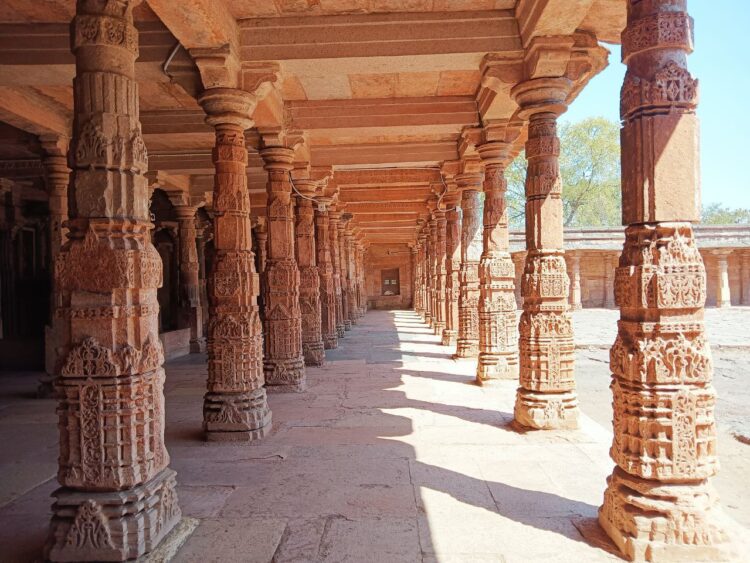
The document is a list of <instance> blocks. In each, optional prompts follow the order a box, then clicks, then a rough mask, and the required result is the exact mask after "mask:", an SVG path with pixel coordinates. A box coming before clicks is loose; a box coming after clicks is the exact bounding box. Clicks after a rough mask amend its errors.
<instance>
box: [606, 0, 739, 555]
mask: <svg viewBox="0 0 750 563" xmlns="http://www.w3.org/2000/svg"><path fill="white" fill-rule="evenodd" d="M686 10H687V7H686V1H685V0H650V1H648V2H643V1H637V0H629V2H628V20H627V27H626V28H625V31H623V34H622V39H623V48H622V53H623V61H624V62H625V64H626V65H627V73H626V76H625V83H624V85H623V88H622V91H621V116H622V121H623V126H622V132H621V139H622V143H621V151H622V190H623V191H622V201H623V223H625V225H626V229H625V244H624V246H623V251H622V255H621V256H620V262H619V267H618V268H617V271H616V273H615V296H616V300H617V305H618V306H619V308H620V321H619V322H618V325H617V326H618V333H617V338H616V340H615V343H614V345H613V346H612V349H611V351H610V368H611V369H612V385H611V389H612V393H613V402H612V406H613V411H614V420H613V426H614V439H613V442H612V447H611V448H610V455H611V456H612V459H613V460H614V462H615V464H616V467H615V469H614V472H613V473H612V475H611V477H610V478H609V480H608V486H607V490H606V492H605V494H604V504H603V506H602V507H601V509H600V511H599V522H600V524H601V525H602V527H603V528H604V530H605V531H606V532H607V534H609V536H610V537H611V538H612V539H613V540H614V542H615V544H616V545H617V546H618V547H619V548H620V550H621V551H622V552H623V554H624V555H625V556H626V557H628V558H630V559H634V560H652V561H666V560H669V561H675V560H684V561H696V560H701V561H706V560H725V559H729V558H730V556H729V555H730V554H729V549H728V542H727V539H728V538H727V536H726V534H725V532H724V531H723V530H722V528H721V524H720V523H719V522H720V521H721V518H720V517H719V509H718V500H717V498H716V495H715V493H714V491H713V489H712V487H711V486H710V484H709V478H710V477H711V476H713V475H714V474H715V473H716V471H717V470H718V466H719V463H718V458H717V454H716V424H715V420H714V406H715V404H716V393H715V391H714V388H713V386H712V384H711V380H712V375H713V368H712V364H711V353H710V350H709V346H708V342H707V341H706V337H705V330H704V323H703V314H704V304H705V299H706V272H705V268H704V265H703V260H702V258H701V255H700V253H699V252H698V248H697V246H696V243H695V237H694V235H693V228H692V224H691V223H692V222H694V221H697V220H699V217H700V204H699V202H698V198H697V197H696V196H697V193H698V185H699V177H698V176H699V174H698V130H697V118H696V115H695V109H696V105H697V82H696V81H695V80H694V79H693V78H692V77H691V75H690V73H689V72H688V70H687V54H688V53H689V52H690V51H691V50H692V35H693V34H692V20H691V19H690V18H689V16H688V14H687V12H686Z"/></svg>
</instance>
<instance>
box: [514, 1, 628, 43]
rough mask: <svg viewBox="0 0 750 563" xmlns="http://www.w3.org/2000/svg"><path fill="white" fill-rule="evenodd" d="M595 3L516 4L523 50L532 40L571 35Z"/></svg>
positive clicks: (529, 2) (532, 2)
mask: <svg viewBox="0 0 750 563" xmlns="http://www.w3.org/2000/svg"><path fill="white" fill-rule="evenodd" d="M595 2H596V0H519V2H518V4H517V5H516V18H517V19H518V27H519V33H520V35H521V39H522V40H523V45H524V47H526V46H528V44H529V43H530V42H531V40H532V39H533V38H534V37H542V36H555V35H571V34H573V33H574V32H575V31H576V30H577V29H578V28H579V27H580V25H581V22H583V20H584V19H585V18H586V16H587V15H588V13H589V11H590V10H591V7H592V6H593V5H594V3H595ZM622 3H623V4H624V2H622ZM624 23H625V22H624V21H623V24H624ZM623 27H624V25H623Z"/></svg>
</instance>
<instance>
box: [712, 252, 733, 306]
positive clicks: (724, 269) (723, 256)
mask: <svg viewBox="0 0 750 563" xmlns="http://www.w3.org/2000/svg"><path fill="white" fill-rule="evenodd" d="M728 258H729V253H728V252H717V253H716V265H717V268H716V274H717V276H716V306H717V307H731V306H732V296H731V291H730V289H729V261H728Z"/></svg>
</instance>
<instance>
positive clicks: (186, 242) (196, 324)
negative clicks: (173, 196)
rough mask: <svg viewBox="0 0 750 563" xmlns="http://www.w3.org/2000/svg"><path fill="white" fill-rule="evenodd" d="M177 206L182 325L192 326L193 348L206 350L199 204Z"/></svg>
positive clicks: (195, 351) (191, 344) (193, 349)
mask: <svg viewBox="0 0 750 563" xmlns="http://www.w3.org/2000/svg"><path fill="white" fill-rule="evenodd" d="M175 210H176V212H177V220H178V222H179V235H180V236H179V239H180V254H179V256H180V295H179V299H180V326H181V327H187V328H190V351H191V352H193V353H198V352H203V351H205V349H206V340H205V338H204V337H203V311H202V308H201V294H200V292H201V287H200V265H199V263H198V245H197V236H198V231H197V229H196V226H195V212H196V208H195V207H191V206H178V207H176V208H175Z"/></svg>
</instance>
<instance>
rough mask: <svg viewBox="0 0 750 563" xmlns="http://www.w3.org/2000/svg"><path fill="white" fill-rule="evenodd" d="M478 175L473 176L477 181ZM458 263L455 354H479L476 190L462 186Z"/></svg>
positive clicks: (479, 227) (478, 208)
mask: <svg viewBox="0 0 750 563" xmlns="http://www.w3.org/2000/svg"><path fill="white" fill-rule="evenodd" d="M478 180H479V178H477V181H478ZM461 210H462V211H463V221H462V224H461V267H460V271H459V275H458V282H459V295H458V337H457V339H456V357H458V358H475V357H477V355H478V354H479V297H480V290H479V259H480V256H479V254H480V253H481V250H480V249H481V244H482V242H481V241H482V216H481V213H480V211H481V203H480V192H479V191H478V190H476V189H473V187H472V188H469V189H465V190H464V191H463V193H462V196H461Z"/></svg>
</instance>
